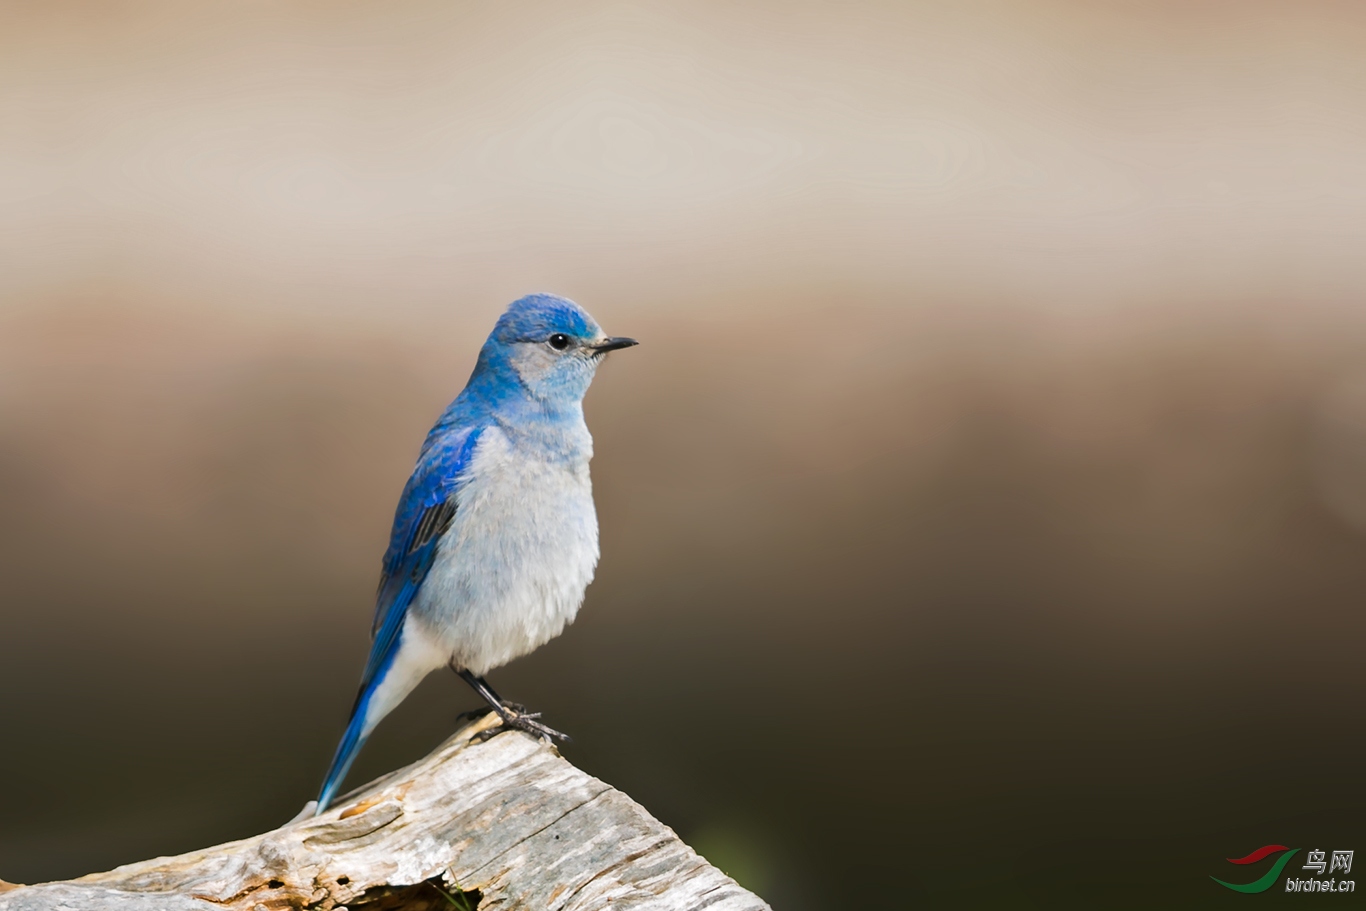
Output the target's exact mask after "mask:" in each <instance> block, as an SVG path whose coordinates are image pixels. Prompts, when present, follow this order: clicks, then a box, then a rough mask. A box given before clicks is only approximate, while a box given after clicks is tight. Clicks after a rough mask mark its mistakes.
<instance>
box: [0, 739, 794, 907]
mask: <svg viewBox="0 0 1366 911" xmlns="http://www.w3.org/2000/svg"><path fill="white" fill-rule="evenodd" d="M495 723H496V719H495V718H493V717H492V716H485V717H484V718H482V719H480V720H478V721H476V722H474V723H473V724H470V725H468V726H466V727H465V728H463V729H462V730H460V731H459V732H458V733H456V734H455V735H454V736H452V737H451V738H450V739H449V740H447V741H446V742H445V743H444V744H442V745H441V746H440V747H439V748H437V749H436V750H435V751H434V752H433V753H432V754H431V755H429V756H428V757H427V758H425V759H423V760H421V761H420V762H417V763H414V764H413V765H411V766H408V767H407V768H405V769H400V770H399V771H397V772H393V773H391V774H389V775H386V776H384V777H382V778H379V779H377V780H375V781H373V782H371V783H370V784H368V785H365V786H364V787H362V788H359V789H358V790H356V791H353V792H352V793H351V794H349V795H347V796H346V797H344V798H342V799H340V800H339V801H337V804H336V805H335V806H334V807H332V808H331V809H330V810H329V811H328V812H326V813H324V814H323V815H321V816H319V817H317V818H313V817H311V816H310V817H307V818H303V819H299V820H296V821H293V822H290V823H288V824H286V825H284V826H282V827H280V828H278V829H276V830H274V831H272V832H267V833H265V834H264V835H257V836H255V837H254V838H247V839H244V840H242V841H235V842H230V843H228V844H224V845H219V846H217V847H214V848H207V849H205V850H202V851H193V852H191V853H189V854H182V855H180V856H179V857H159V858H156V859H154V860H145V861H140V862H138V863H133V864H128V865H126V866H122V867H119V868H117V869H114V870H110V871H109V872H107V873H93V874H91V875H89V876H83V877H81V878H79V879H75V880H70V881H67V882H61V883H45V884H41V885H34V886H19V887H8V888H7V887H6V886H5V885H3V884H0V890H5V891H0V911H38V909H42V911H48V909H62V908H70V909H72V911H77V909H79V911H129V909H149V911H210V909H215V911H222V909H224V908H229V909H243V911H245V909H286V908H300V909H302V908H307V909H318V911H326V909H332V908H343V907H345V908H351V909H357V911H359V909H364V911H395V909H414V911H417V909H422V911H426V909H442V911H472V909H474V908H478V909H479V911H494V909H523V908H525V909H552V908H553V909H564V911H570V909H585V911H586V909H595V908H608V907H610V908H614V909H623V908H641V909H646V908H649V909H660V911H665V909H670V911H672V909H679V911H683V909H688V911H693V909H700V908H711V909H714V911H758V909H766V908H768V905H767V904H765V903H764V901H763V900H762V899H760V898H759V897H758V896H756V895H754V894H753V893H751V892H748V891H746V890H745V889H743V888H741V887H740V886H739V885H738V884H736V882H735V881H734V880H732V879H730V878H729V877H728V876H726V875H725V874H724V873H722V872H721V871H720V870H718V869H716V868H715V867H713V866H711V865H710V864H708V863H707V862H706V861H705V860H704V859H702V858H701V857H700V856H698V854H697V853H696V852H694V851H693V850H692V849H691V848H689V847H688V846H687V845H685V844H684V843H683V842H682V841H680V840H679V838H678V836H676V835H675V834H674V833H673V831H672V830H671V829H669V828H668V827H667V826H665V825H664V824H663V823H661V822H659V821H658V820H656V819H654V818H653V817H652V816H650V814H649V813H647V812H646V811H645V809H644V808H643V807H641V806H640V805H639V804H637V803H635V802H634V801H633V800H631V799H630V798H629V797H627V796H626V795H625V794H623V793H621V792H620V791H618V790H616V789H615V788H612V787H610V786H608V785H606V784H604V783H602V782H601V781H598V780H597V779H596V778H593V777H592V776H590V775H587V774H585V773H584V772H581V771H579V770H578V769H576V768H574V766H572V765H570V764H569V763H568V762H566V761H565V760H564V759H563V758H561V757H560V754H559V753H558V752H557V751H556V750H555V748H554V747H553V746H551V745H549V744H547V743H543V742H539V741H537V740H535V739H533V738H532V737H531V736H529V735H527V734H523V733H518V732H504V733H499V734H497V735H495V736H493V737H491V738H490V739H488V740H485V741H482V742H481V741H480V740H479V739H478V737H477V736H476V735H478V734H480V733H481V732H483V731H486V730H488V729H490V728H491V727H492V726H493V725H494V724H495Z"/></svg>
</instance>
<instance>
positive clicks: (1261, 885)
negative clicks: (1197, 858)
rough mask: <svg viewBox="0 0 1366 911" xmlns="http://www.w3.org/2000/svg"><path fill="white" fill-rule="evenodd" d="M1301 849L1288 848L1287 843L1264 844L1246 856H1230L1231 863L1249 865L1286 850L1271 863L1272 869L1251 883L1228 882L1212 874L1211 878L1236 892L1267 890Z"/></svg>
mask: <svg viewBox="0 0 1366 911" xmlns="http://www.w3.org/2000/svg"><path fill="white" fill-rule="evenodd" d="M1299 850H1300V849H1299V848H1287V847H1286V846H1285V845H1262V846H1261V847H1260V848H1258V849H1257V850H1255V851H1253V852H1252V853H1251V854H1249V855H1248V856H1246V857H1230V858H1228V862H1229V863H1231V864H1244V865H1247V864H1255V863H1257V862H1258V861H1260V860H1265V859H1266V858H1268V857H1270V856H1271V855H1272V854H1276V853H1277V852H1280V851H1284V852H1285V853H1284V854H1282V855H1281V856H1280V857H1278V858H1276V862H1275V863H1274V864H1272V865H1271V869H1270V870H1267V871H1266V873H1264V874H1263V875H1262V876H1261V877H1259V878H1257V879H1255V880H1253V881H1252V882H1250V883H1226V882H1224V881H1223V880H1222V879H1220V878H1219V877H1217V876H1211V877H1210V879H1212V880H1214V881H1215V882H1217V883H1218V884H1219V885H1221V886H1223V887H1224V888H1226V889H1232V890H1233V891H1234V892H1265V891H1266V890H1267V889H1270V888H1271V886H1272V885H1273V884H1274V883H1275V882H1276V878H1277V877H1278V876H1280V875H1281V871H1282V870H1284V869H1285V865H1286V864H1287V863H1289V862H1290V858H1292V857H1294V856H1295V854H1296V853H1298V852H1299Z"/></svg>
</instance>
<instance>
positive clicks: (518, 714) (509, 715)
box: [474, 703, 573, 743]
mask: <svg viewBox="0 0 1366 911" xmlns="http://www.w3.org/2000/svg"><path fill="white" fill-rule="evenodd" d="M503 707H504V708H505V709H506V710H507V711H506V712H499V713H498V717H499V718H500V719H501V720H502V723H501V724H499V725H498V726H497V727H493V728H489V729H487V730H484V731H480V732H479V733H478V734H475V735H474V740H475V741H476V742H478V743H483V742H484V741H485V740H488V739H489V738H490V737H494V736H497V735H498V734H501V733H503V731H509V730H515V731H526V732H527V733H528V734H531V735H532V736H533V737H538V738H545V739H548V740H558V741H560V742H561V743H571V742H573V738H572V737H570V736H569V735H568V734H564V733H561V732H560V731H557V730H555V729H554V728H552V727H550V726H548V725H544V724H542V723H541V722H539V721H537V720H536V719H538V718H540V717H541V713H540V712H528V711H526V710H525V707H523V706H517V707H516V708H514V704H513V703H505V704H504V706H503ZM519 709H520V711H519Z"/></svg>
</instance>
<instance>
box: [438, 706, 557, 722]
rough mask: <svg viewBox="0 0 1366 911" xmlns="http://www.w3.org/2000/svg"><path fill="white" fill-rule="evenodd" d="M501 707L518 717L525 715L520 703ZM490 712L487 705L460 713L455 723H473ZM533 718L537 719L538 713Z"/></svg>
mask: <svg viewBox="0 0 1366 911" xmlns="http://www.w3.org/2000/svg"><path fill="white" fill-rule="evenodd" d="M503 706H504V707H505V708H507V709H509V710H511V711H513V712H515V713H517V714H518V715H525V714H527V710H526V706H524V705H522V704H521V703H520V702H504V703H503ZM491 711H493V709H492V708H491V707H489V706H487V705H482V706H480V707H479V708H477V709H470V710H469V711H468V712H461V713H460V714H459V715H456V716H455V723H456V724H459V725H463V724H465V722H467V721H474V720H476V719H479V718H483V717H484V716H485V715H487V714H488V713H489V712H491ZM533 717H539V713H538V714H537V715H536V716H533Z"/></svg>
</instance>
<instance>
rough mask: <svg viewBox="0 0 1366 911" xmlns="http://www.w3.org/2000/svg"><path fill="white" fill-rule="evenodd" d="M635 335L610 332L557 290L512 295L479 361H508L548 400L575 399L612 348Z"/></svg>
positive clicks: (533, 392)
mask: <svg viewBox="0 0 1366 911" xmlns="http://www.w3.org/2000/svg"><path fill="white" fill-rule="evenodd" d="M634 344H636V340H635V339H633V338H613V337H609V336H607V335H606V334H605V333H604V332H603V331H602V329H601V328H600V327H599V326H598V323H597V321H596V320H594V319H593V317H591V316H589V315H588V313H587V311H585V310H584V309H583V308H582V307H580V306H579V305H578V304H576V303H574V302H573V301H571V300H568V299H567V298H563V297H556V296H555V295H553V294H529V295H527V296H526V297H523V298H521V299H520V300H516V301H513V302H512V304H511V305H510V306H509V307H508V308H507V310H506V311H505V312H504V313H503V315H502V316H501V317H499V318H498V324H497V325H496V326H494V328H493V333H492V334H491V335H489V339H488V341H487V342H486V343H485V345H484V351H483V352H482V353H481V355H480V361H481V363H483V362H485V361H486V360H487V361H488V362H489V363H490V364H492V363H493V362H495V361H496V362H498V363H499V364H500V365H504V364H505V365H506V366H507V367H508V368H510V369H511V370H512V372H513V373H514V374H515V375H516V377H517V379H518V380H519V381H520V383H521V385H522V386H523V387H524V388H525V389H526V391H527V393H528V394H529V395H531V397H532V398H535V399H539V400H541V401H543V402H546V403H547V404H557V403H567V402H577V401H579V400H580V399H582V398H583V396H584V393H586V392H587V391H588V385H589V383H591V382H592V381H593V373H594V371H596V370H597V367H598V364H599V363H601V362H602V358H603V356H604V355H606V354H607V352H609V351H615V350H617V349H618V348H629V347H631V346H632V345H634Z"/></svg>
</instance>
